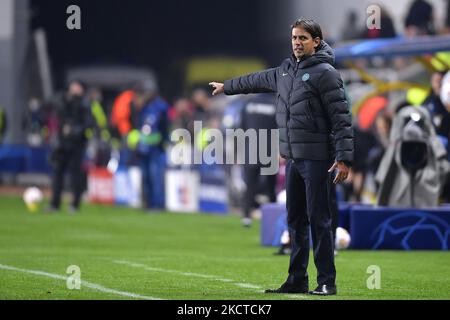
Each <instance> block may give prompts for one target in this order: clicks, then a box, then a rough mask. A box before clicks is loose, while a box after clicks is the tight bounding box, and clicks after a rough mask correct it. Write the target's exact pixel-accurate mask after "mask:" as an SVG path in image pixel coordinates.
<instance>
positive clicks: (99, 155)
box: [87, 88, 111, 167]
mask: <svg viewBox="0 0 450 320" xmlns="http://www.w3.org/2000/svg"><path fill="white" fill-rule="evenodd" d="M87 97H88V100H89V103H90V107H91V113H92V117H93V118H94V120H95V126H94V128H92V130H89V131H88V138H89V145H91V147H89V146H88V149H91V148H92V155H91V157H92V159H93V162H94V164H95V165H96V166H100V167H106V165H107V163H108V161H109V159H110V153H111V135H110V132H109V128H108V118H107V117H106V114H105V110H104V108H103V106H102V100H103V97H102V92H101V91H100V89H99V88H91V89H89V90H88V94H87ZM88 153H89V152H88Z"/></svg>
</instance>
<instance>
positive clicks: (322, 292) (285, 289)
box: [264, 283, 337, 296]
mask: <svg viewBox="0 0 450 320" xmlns="http://www.w3.org/2000/svg"><path fill="white" fill-rule="evenodd" d="M264 292H265V293H303V294H305V293H309V294H312V295H318V296H332V295H335V294H336V293H337V289H336V286H328V285H321V286H318V287H317V288H316V289H315V290H314V291H308V287H307V286H292V285H288V284H286V283H283V284H282V285H281V287H279V288H278V289H267V290H266V291H264Z"/></svg>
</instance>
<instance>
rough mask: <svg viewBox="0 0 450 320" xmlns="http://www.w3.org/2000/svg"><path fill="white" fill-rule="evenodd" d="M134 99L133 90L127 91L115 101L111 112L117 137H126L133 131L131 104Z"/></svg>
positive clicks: (112, 124)
mask: <svg viewBox="0 0 450 320" xmlns="http://www.w3.org/2000/svg"><path fill="white" fill-rule="evenodd" d="M133 99H134V92H133V90H125V91H123V92H122V93H120V94H119V95H118V96H117V98H116V99H115V100H114V104H113V107H112V110H111V126H112V127H113V128H114V129H115V131H116V135H117V134H118V135H119V136H120V137H125V136H126V135H127V134H128V132H130V130H131V129H132V124H131V102H132V101H133Z"/></svg>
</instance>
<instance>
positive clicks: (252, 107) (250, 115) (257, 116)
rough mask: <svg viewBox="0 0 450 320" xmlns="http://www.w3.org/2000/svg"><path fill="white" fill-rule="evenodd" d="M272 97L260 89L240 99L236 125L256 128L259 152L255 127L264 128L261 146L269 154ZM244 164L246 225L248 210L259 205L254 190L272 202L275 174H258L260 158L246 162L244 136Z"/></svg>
mask: <svg viewBox="0 0 450 320" xmlns="http://www.w3.org/2000/svg"><path fill="white" fill-rule="evenodd" d="M275 113H276V101H275V98H274V97H273V95H271V94H267V93H262V94H258V95H255V96H252V97H250V98H249V99H247V100H245V101H244V107H243V108H242V110H241V117H240V119H241V123H240V128H241V129H242V130H244V131H247V130H249V129H250V130H252V129H253V130H256V134H257V140H258V142H257V146H258V151H257V154H258V155H259V148H260V144H259V143H260V139H259V132H260V131H259V130H267V141H266V146H265V148H266V149H265V150H267V154H268V155H270V154H272V152H273V151H272V150H271V130H274V129H277V128H278V127H277V123H276V121H275ZM245 143H246V146H245V164H244V183H245V185H246V190H245V196H244V203H243V208H242V214H243V216H242V225H243V226H244V227H250V226H251V223H252V218H251V216H250V213H251V210H252V209H254V208H258V207H259V206H260V203H259V201H257V200H256V196H257V195H258V194H262V195H264V196H266V197H267V198H268V199H267V200H265V202H271V203H272V202H276V194H275V187H276V183H277V175H276V174H272V175H261V168H263V167H264V165H263V164H261V159H257V163H256V164H251V163H250V154H249V152H250V151H251V149H250V147H249V141H248V139H246V140H245Z"/></svg>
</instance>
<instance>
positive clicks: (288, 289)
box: [264, 283, 308, 293]
mask: <svg viewBox="0 0 450 320" xmlns="http://www.w3.org/2000/svg"><path fill="white" fill-rule="evenodd" d="M264 292H265V293H308V286H292V285H288V284H286V283H283V284H282V285H281V287H279V288H278V289H267V290H266V291H264Z"/></svg>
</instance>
